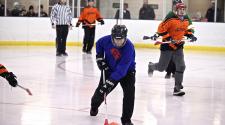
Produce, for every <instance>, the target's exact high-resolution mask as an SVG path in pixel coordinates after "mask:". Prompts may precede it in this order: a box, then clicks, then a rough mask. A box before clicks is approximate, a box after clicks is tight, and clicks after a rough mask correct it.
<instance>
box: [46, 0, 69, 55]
mask: <svg viewBox="0 0 225 125" xmlns="http://www.w3.org/2000/svg"><path fill="white" fill-rule="evenodd" d="M50 19H51V22H52V28H53V29H55V28H56V56H68V54H67V53H66V39H67V35H68V32H69V29H72V24H71V21H72V13H71V9H70V7H69V6H67V5H66V0H59V2H58V3H57V4H55V5H54V6H53V7H52V11H51V16H50Z"/></svg>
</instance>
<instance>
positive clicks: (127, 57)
mask: <svg viewBox="0 0 225 125" xmlns="http://www.w3.org/2000/svg"><path fill="white" fill-rule="evenodd" d="M96 54H97V55H101V56H102V57H103V55H104V54H105V60H106V63H107V65H108V66H109V72H110V77H109V78H110V79H112V80H116V81H119V80H120V79H121V78H123V77H124V76H126V74H127V72H132V71H135V65H136V63H135V50H134V45H133V44H132V43H131V41H130V40H129V39H127V41H126V44H125V45H124V46H123V47H121V48H117V47H115V46H114V45H113V43H112V37H111V35H108V36H104V37H102V38H100V39H99V40H98V41H97V43H96Z"/></svg>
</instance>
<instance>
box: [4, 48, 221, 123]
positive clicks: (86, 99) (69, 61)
mask: <svg viewBox="0 0 225 125" xmlns="http://www.w3.org/2000/svg"><path fill="white" fill-rule="evenodd" d="M67 50H68V54H69V56H68V57H56V56H55V48H54V47H52V46H49V47H31V46H28V47H27V46H25V47H24V46H17V47H13V46H8V47H7V46H0V63H1V64H4V65H5V66H6V67H7V68H8V70H9V71H12V72H14V73H15V74H16V76H17V77H18V82H19V84H20V85H23V86H25V87H27V88H29V89H30V90H31V91H32V93H33V96H29V95H27V93H26V92H25V91H23V90H22V89H20V88H18V87H17V88H11V87H10V86H9V85H8V83H7V81H5V80H4V79H3V78H0V125H103V123H104V116H105V115H104V113H105V108H104V104H102V105H101V107H100V109H99V110H100V111H99V114H98V115H97V116H96V117H91V116H89V109H90V100H91V97H92V94H93V93H94V90H95V88H96V87H97V84H98V81H99V76H100V71H99V70H98V68H97V65H96V63H95V52H94V51H93V53H92V55H87V54H83V53H82V52H81V47H68V48H67ZM158 58H159V50H156V49H155V50H152V49H136V62H137V65H136V67H137V73H136V99H135V107H134V114H133V117H132V121H133V123H134V124H135V125H225V119H224V118H225V96H224V95H225V54H222V53H210V52H207V53H206V52H191V51H185V61H186V70H185V74H184V82H183V85H184V91H185V92H186V95H185V96H183V97H174V96H173V95H172V92H173V86H174V79H172V78H171V79H164V76H165V72H154V75H153V77H151V78H150V77H148V75H147V65H148V62H149V61H153V62H157V61H158ZM122 98H123V93H122V89H121V87H120V85H118V86H117V88H116V89H115V90H114V91H113V92H112V93H111V94H110V95H109V96H108V97H107V101H108V119H109V121H110V122H112V121H114V122H118V123H120V117H121V110H122Z"/></svg>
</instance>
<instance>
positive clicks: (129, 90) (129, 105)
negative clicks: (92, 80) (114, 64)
mask: <svg viewBox="0 0 225 125" xmlns="http://www.w3.org/2000/svg"><path fill="white" fill-rule="evenodd" d="M108 77H109V75H107V73H106V79H107V78H108ZM102 81H103V80H102V74H101V78H100V81H99V85H98V87H97V89H96V90H95V93H94V95H93V96H92V99H91V107H92V108H98V107H99V106H100V105H101V103H102V102H103V101H104V94H101V93H100V92H99V90H100V88H101V86H103V82H102ZM119 82H120V85H121V86H122V89H123V113H122V117H121V121H122V123H127V122H131V117H132V114H133V110H134V99H135V72H128V73H127V75H126V76H125V77H124V78H122V79H121V80H120V81H118V82H117V83H116V85H115V86H114V87H113V88H112V90H113V89H114V88H115V87H116V86H117V85H118V83H119ZM112 90H111V91H112ZM111 91H110V92H111ZM110 92H107V93H106V94H107V95H108V94H109V93H110Z"/></svg>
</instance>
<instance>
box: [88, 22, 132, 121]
mask: <svg viewBox="0 0 225 125" xmlns="http://www.w3.org/2000/svg"><path fill="white" fill-rule="evenodd" d="M96 61H97V65H98V67H99V69H100V70H101V71H102V70H105V79H106V81H105V84H103V73H101V78H100V82H99V85H98V87H97V89H96V90H95V93H94V95H93V97H92V99H91V110H90V115H91V116H96V115H97V114H98V107H99V106H100V105H101V103H102V102H103V100H104V93H106V94H109V93H110V92H111V91H112V90H113V89H114V88H115V87H116V86H117V85H118V83H120V84H121V86H122V89H123V95H124V97H123V111H122V117H121V122H122V124H123V125H133V123H132V122H131V117H132V114H133V109H134V98H135V64H136V63H135V50H134V46H133V44H132V42H131V41H130V40H129V39H127V28H126V26H125V25H115V26H114V27H113V28H112V33H111V35H107V36H104V37H102V38H100V39H99V40H98V41H97V43H96Z"/></svg>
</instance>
